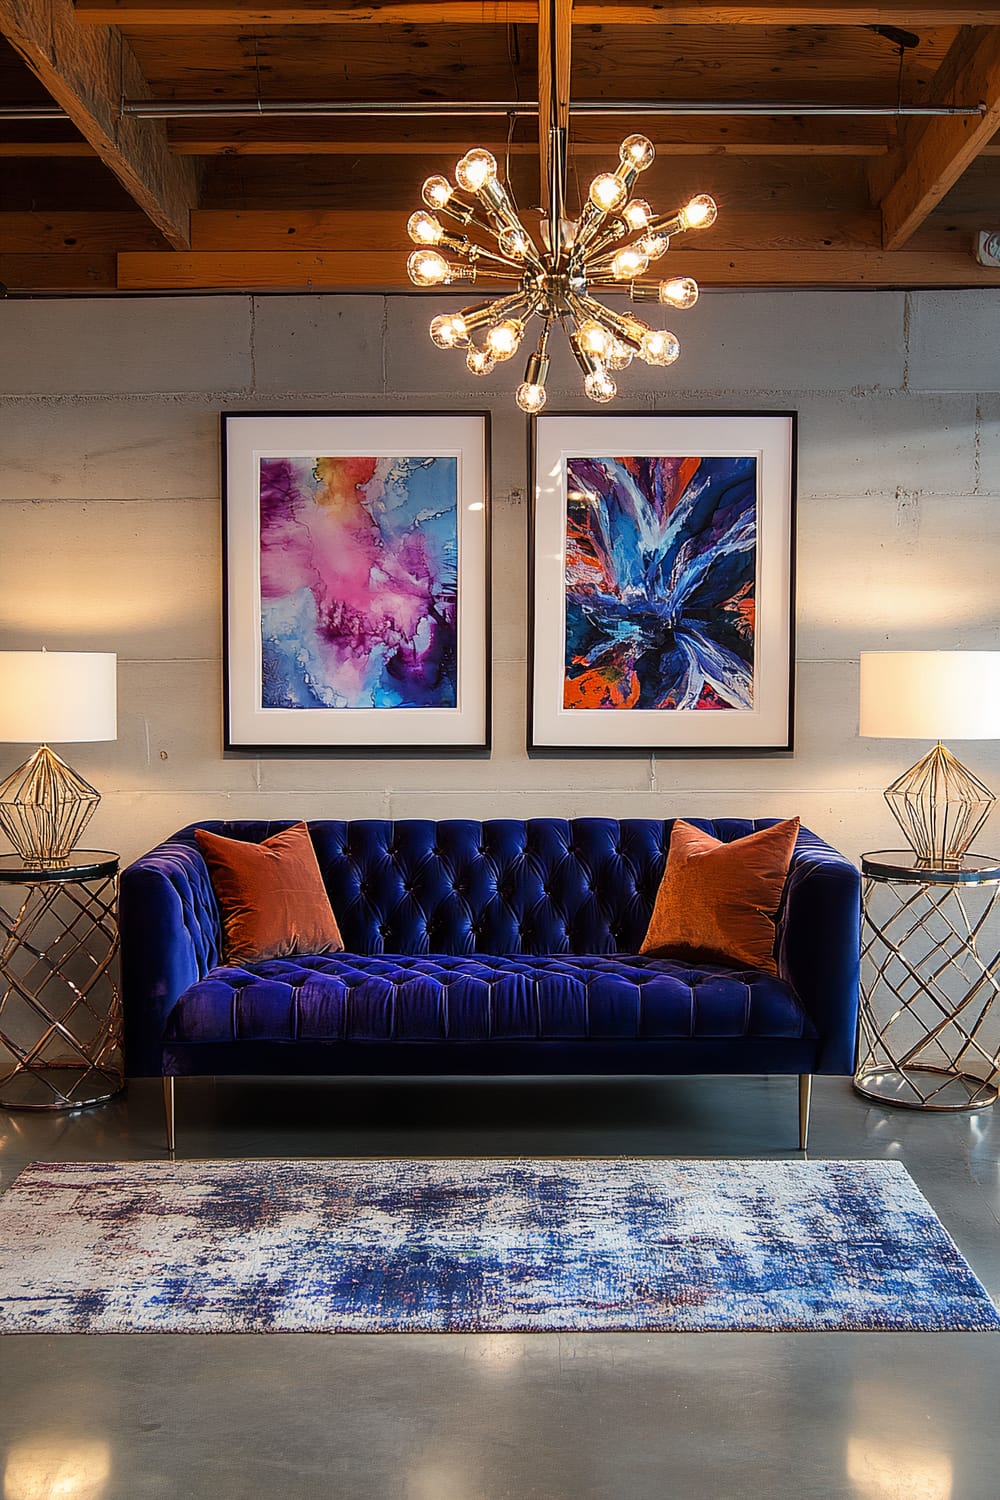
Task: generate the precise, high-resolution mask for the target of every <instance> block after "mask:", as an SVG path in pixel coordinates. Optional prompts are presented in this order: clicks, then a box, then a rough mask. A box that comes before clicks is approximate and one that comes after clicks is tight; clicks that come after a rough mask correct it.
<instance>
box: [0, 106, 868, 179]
mask: <svg viewBox="0 0 1000 1500" xmlns="http://www.w3.org/2000/svg"><path fill="white" fill-rule="evenodd" d="M647 125H648V128H647V130H646V132H645V133H646V134H647V135H649V136H650V137H651V139H652V140H653V143H654V145H655V146H656V149H657V151H658V152H661V153H663V154H666V155H668V156H885V155H886V154H887V153H888V152H889V151H890V149H891V148H892V146H893V145H894V144H895V139H896V136H895V125H894V124H892V123H891V122H889V121H886V120H844V119H822V118H818V119H810V120H803V119H800V120H781V119H773V120H772V119H746V120H721V119H716V120H713V119H707V118H706V119H701V120H698V121H694V120H677V121H671V122H670V123H669V124H666V123H665V122H663V121H649V122H647ZM584 132H586V134H585V133H584ZM169 137H170V149H171V150H172V151H175V152H176V153H177V154H178V155H180V156H383V157H390V156H443V157H446V158H447V157H449V156H450V157H453V158H455V159H457V157H458V156H460V155H461V154H462V152H463V151H464V150H465V148H466V147H467V145H468V143H469V140H470V139H471V137H470V135H469V131H468V128H466V129H465V130H464V131H463V132H462V138H461V139H459V138H458V136H457V135H456V137H455V138H452V139H445V138H443V136H442V135H440V134H439V136H438V138H436V139H431V138H427V139H423V140H422V139H420V138H419V136H410V138H408V139H396V140H392V139H390V136H389V133H388V132H386V133H385V134H379V135H378V136H374V134H373V133H372V131H371V122H369V125H368V135H367V138H366V139H362V138H361V137H360V135H357V134H352V135H345V134H344V133H343V130H338V129H337V122H334V121H331V122H329V124H327V125H323V124H319V125H317V123H316V122H315V121H313V122H311V123H309V124H305V123H303V122H302V121H291V120H289V121H285V122H279V121H271V122H269V123H267V124H264V123H262V122H256V121H247V122H246V123H244V122H242V121H232V120H230V121H227V122H222V121H213V122H195V121H190V122H186V123H184V124H183V125H182V124H175V125H171V126H170V127H169ZM588 137H589V138H588ZM620 139H621V124H620V123H618V124H617V126H615V125H612V126H611V127H610V129H606V130H605V131H604V132H602V133H601V134H600V136H599V135H598V132H597V131H596V130H594V129H593V127H592V126H590V125H587V124H583V125H577V124H574V126H573V128H572V131H571V135H570V160H571V161H578V160H581V159H582V158H584V157H586V158H588V159H589V158H591V157H593V158H595V159H601V160H602V161H603V160H605V159H606V160H607V165H608V168H609V169H610V168H611V167H612V166H613V165H614V163H615V160H616V156H617V151H618V142H619V140H620ZM476 141H477V143H478V144H479V145H482V146H488V147H489V149H490V150H491V151H493V152H495V153H497V154H498V156H499V155H505V154H506V152H507V151H508V149H509V151H510V155H511V156H535V155H537V152H538V146H537V144H536V142H535V141H534V140H523V141H518V140H514V141H512V142H511V143H510V147H509V148H508V146H507V142H506V140H505V139H504V138H503V137H502V136H501V135H497V134H496V133H495V127H494V130H482V131H479V132H477V134H476ZM4 154H5V147H4V145H3V143H2V142H0V156H2V155H4ZM12 154H14V155H17V154H19V153H17V152H14V153H12ZM30 154H39V155H44V154H45V152H44V151H43V150H41V149H39V150H38V152H37V153H35V152H32V153H30ZM52 154H53V155H62V154H64V153H63V152H61V151H60V150H59V149H58V148H56V147H53V149H52Z"/></svg>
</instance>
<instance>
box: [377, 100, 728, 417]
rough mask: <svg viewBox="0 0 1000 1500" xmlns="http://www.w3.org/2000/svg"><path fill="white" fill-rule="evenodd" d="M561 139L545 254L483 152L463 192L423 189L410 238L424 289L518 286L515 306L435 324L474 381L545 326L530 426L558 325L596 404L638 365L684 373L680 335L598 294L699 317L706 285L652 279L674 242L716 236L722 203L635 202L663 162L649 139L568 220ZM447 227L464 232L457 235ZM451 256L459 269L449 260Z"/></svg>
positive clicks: (632, 143) (413, 266) (529, 400)
mask: <svg viewBox="0 0 1000 1500" xmlns="http://www.w3.org/2000/svg"><path fill="white" fill-rule="evenodd" d="M550 137H551V146H550V152H549V159H550V168H551V172H550V176H551V181H550V185H549V206H548V214H547V222H546V221H545V220H544V219H543V222H542V225H541V229H540V234H539V239H540V241H541V244H540V245H539V244H538V243H536V241H535V240H534V239H533V238H532V236H531V235H530V234H529V232H528V230H527V229H525V227H524V225H523V223H522V222H521V219H520V217H519V215H518V212H517V210H516V208H515V207H514V204H513V201H512V199H511V197H510V194H509V193H508V192H507V189H506V188H505V187H504V185H503V183H502V182H501V181H500V179H499V177H498V175H497V163H496V159H495V157H494V156H493V155H492V153H491V152H489V151H487V150H485V149H484V148H483V147H481V146H476V147H474V148H473V149H472V150H471V151H467V152H466V154H465V155H464V156H463V157H462V159H461V161H460V162H459V163H458V165H457V166H456V168H455V183H456V186H455V187H453V186H452V185H451V183H450V182H449V181H448V179H447V178H446V177H442V176H435V177H428V179H427V181H426V182H425V183H424V187H423V200H424V203H425V204H426V205H427V207H426V209H420V210H418V211H417V212H416V213H414V214H411V216H410V219H409V221H408V223H407V226H406V228H407V233H408V234H409V236H410V239H411V240H412V241H413V242H414V244H415V245H416V246H417V247H418V248H417V249H416V250H414V251H413V252H412V254H411V255H410V257H409V259H408V261H407V263H406V269H407V271H408V272H409V276H410V280H411V281H412V282H413V284H414V285H415V286H419V287H432V286H450V285H451V284H452V283H454V282H460V281H468V282H473V283H475V282H479V281H498V282H504V281H506V282H514V283H515V284H516V290H514V291H511V292H509V293H507V294H506V295H503V296H497V297H495V298H492V299H490V300H487V301H483V302H475V303H473V304H472V305H471V306H469V307H463V308H462V310H461V312H457V313H440V314H439V315H438V316H437V317H436V318H434V319H433V320H432V322H431V325H430V335H431V339H432V340H433V342H434V343H435V344H436V345H437V347H438V348H439V349H465V350H466V357H465V359H466V364H467V365H468V367H469V369H470V371H471V372H472V374H473V375H481V376H482V375H489V374H490V373H491V372H492V371H493V369H494V368H495V367H496V365H497V364H499V363H501V362H502V361H504V360H508V359H512V358H513V357H514V355H515V354H517V352H518V350H519V348H520V347H521V343H522V340H523V338H524V334H525V329H526V325H527V324H528V321H529V319H531V318H533V317H537V318H539V319H540V320H541V325H542V326H541V332H540V334H539V338H538V343H537V345H536V347H535V350H534V352H533V353H532V355H531V356H530V358H529V359H528V365H527V369H526V370H525V375H524V380H523V382H522V383H521V385H519V386H518V388H517V393H516V399H517V404H518V406H519V407H520V408H521V410H522V411H525V412H527V413H528V414H529V415H531V414H533V413H536V412H540V411H541V410H542V407H543V406H544V405H545V380H546V376H547V374H548V369H549V356H548V346H549V336H550V334H551V332H552V329H553V327H554V325H555V324H556V323H560V324H561V325H562V327H563V331H564V332H565V334H566V337H567V339H568V340H569V344H570V347H571V349H572V351H573V354H574V356H575V358H576V362H577V364H578V365H579V366H580V369H581V370H582V371H583V385H584V390H585V391H586V393H587V395H588V396H589V397H590V399H591V400H592V401H597V402H601V403H603V402H607V401H613V400H614V398H615V396H616V395H617V394H618V387H617V385H616V384H615V382H614V380H613V379H612V374H611V372H612V371H618V370H624V369H625V368H626V367H627V366H628V365H630V364H631V363H632V359H633V357H634V356H636V355H638V357H639V358H640V359H641V360H644V361H645V363H646V364H648V365H672V364H673V362H674V360H675V359H676V358H677V356H678V355H679V353H680V344H679V343H678V341H677V339H676V337H675V336H674V334H672V333H670V332H668V331H667V330H666V329H661V328H651V327H650V326H649V324H648V323H645V322H644V321H643V320H642V318H639V317H636V315H635V314H634V313H632V312H630V311H625V312H621V313H619V312H615V311H614V310H613V309H612V308H609V307H607V306H606V305H605V304H604V303H603V302H600V301H598V300H597V299H596V297H594V296H593V295H592V293H593V292H601V293H604V294H606V293H607V292H616V291H617V292H624V293H627V294H628V296H629V297H630V299H631V300H632V301H633V302H640V303H641V302H655V303H659V304H660V305H661V306H667V307H675V308H687V307H691V306H693V304H694V303H695V302H696V301H697V299H698V284H697V282H695V281H693V280H692V278H691V277H690V276H674V277H671V278H668V279H667V280H663V281H653V280H649V281H644V280H642V279H641V278H642V277H643V276H644V275H645V273H646V271H647V270H648V269H649V266H650V265H651V263H652V262H654V261H658V260H660V259H661V257H662V256H664V255H665V254H666V252H667V250H668V249H669V247H670V242H671V239H672V237H673V236H674V235H676V234H680V233H682V232H683V231H685V230H688V229H705V228H707V227H708V225H709V224H711V223H713V222H714V220H715V216H716V207H715V203H714V202H713V200H712V199H711V198H710V197H708V195H707V194H705V193H701V194H699V195H698V196H697V197H695V198H692V199H691V201H690V203H687V204H685V206H684V207H683V208H682V209H680V210H679V211H678V212H677V213H674V214H666V215H663V214H656V213H654V211H653V209H652V208H651V207H650V205H649V204H648V203H647V202H646V200H645V199H644V198H634V197H632V196H631V195H632V190H633V188H634V186H635V184H636V181H637V180H638V178H639V174H640V173H641V172H644V171H646V169H647V168H648V167H649V166H650V165H651V164H652V161H653V157H654V155H655V152H654V149H653V143H652V141H650V140H647V138H646V137H645V136H644V135H630V136H629V137H628V138H627V140H624V141H623V142H622V144H621V147H620V149H619V153H618V155H619V164H618V166H617V168H616V169H615V171H613V172H601V173H600V174H599V175H598V176H597V177H595V178H594V180H593V182H592V183H591V184H590V192H589V195H588V199H587V202H586V204H585V205H584V208H583V211H582V213H581V214H580V217H579V218H578V219H576V220H568V219H567V218H566V217H565V214H564V199H565V183H566V159H565V144H566V133H565V131H564V130H561V129H557V128H555V127H554V128H553V129H552V131H551V132H550ZM442 218H444V219H450V220H451V221H452V223H453V224H456V225H458V226H459V227H460V231H461V232H453V231H451V230H449V229H447V228H446V227H445V225H444V224H442V222H441V220H442ZM469 230H475V231H479V235H480V239H481V240H486V241H488V243H480V242H479V241H478V240H475V239H471V238H470V237H469V234H468V232H467V231H469ZM445 251H450V252H451V253H452V254H453V255H455V256H457V257H459V258H458V259H457V260H448V259H446V258H445V255H444V254H443V253H442V252H445ZM654 274H655V273H654Z"/></svg>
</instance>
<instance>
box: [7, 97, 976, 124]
mask: <svg viewBox="0 0 1000 1500" xmlns="http://www.w3.org/2000/svg"><path fill="white" fill-rule="evenodd" d="M985 113H986V105H985V104H902V105H895V104H789V103H787V102H780V103H778V102H774V101H772V102H770V103H768V102H766V101H765V102H763V103H761V102H759V101H757V100H752V101H751V100H732V99H674V100H669V101H665V100H661V99H630V100H618V99H615V100H608V99H581V100H579V101H577V103H575V104H571V105H570V114H573V115H588V116H599V115H605V116H611V115H628V116H629V117H631V118H641V117H642V116H644V115H657V116H664V117H670V116H684V115H695V116H697V115H714V116H721V115H733V116H736V115H743V116H747V115H764V116H769V115H770V116H778V115H790V116H807V115H808V116H822V115H828V116H850V117H857V118H861V117H867V116H878V117H884V118H890V119H891V118H892V117H893V116H903V115H906V116H913V115H916V116H919V117H923V118H929V117H933V116H936V115H976V116H981V115H984V114H985ZM121 114H122V115H123V116H129V117H132V118H135V119H141V120H200V119H208V118H214V119H231V120H242V119H258V118H268V119H310V118H312V119H315V118H325V119H343V120H352V119H358V120H360V119H369V120H371V119H376V120H378V119H386V120H400V119H463V118H468V117H471V116H479V117H486V116H490V115H496V116H504V117H506V118H509V117H510V116H512V115H517V116H525V117H527V116H532V117H533V116H536V115H537V114H538V106H537V104H525V103H519V102H518V101H516V100H510V101H505V100H492V101H487V100H476V101H465V102H463V103H461V104H437V103H431V102H425V101H418V102H415V103H409V102H398V101H393V100H385V101H381V102H372V101H371V100H358V101H355V102H353V103H341V102H337V101H335V100H329V99H244V100H229V101H226V100H221V99H189V100H178V99H162V100H161V99H126V100H125V101H124V102H123V103H122V106H121ZM0 120H10V121H17V122H18V123H24V122H28V121H38V122H43V121H44V122H49V123H51V122H57V123H62V122H68V120H69V116H68V115H67V114H66V111H65V110H64V109H62V108H61V107H60V106H59V105H58V104H3V105H0Z"/></svg>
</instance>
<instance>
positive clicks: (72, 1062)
mask: <svg viewBox="0 0 1000 1500" xmlns="http://www.w3.org/2000/svg"><path fill="white" fill-rule="evenodd" d="M80 858H82V856H79V855H76V854H74V855H71V856H70V866H69V868H66V869H62V870H46V871H44V872H43V871H41V870H39V869H38V868H37V867H35V868H32V867H27V868H26V867H25V866H24V864H23V862H22V861H20V860H18V859H17V858H16V856H5V857H4V858H3V859H0V896H3V895H4V894H5V887H6V886H7V885H11V886H12V887H16V888H17V889H19V890H20V891H22V892H23V896H22V897H21V898H20V899H19V900H17V902H16V905H15V904H14V903H6V904H5V903H4V902H3V901H0V1105H3V1106H4V1107H5V1108H9V1109H36V1110H54V1109H83V1108H85V1107H86V1106H88V1105H92V1104H102V1103H104V1102H105V1101H106V1100H108V1099H111V1098H112V1097H113V1096H114V1095H115V1094H117V1093H119V1092H120V1091H121V1089H122V1088H123V1087H124V1083H125V1075H124V1063H123V1058H122V1004H121V993H120V991H119V987H118V973H117V971H118V924H117V920H116V910H115V909H116V900H117V881H116V875H117V868H118V861H117V858H116V857H115V856H114V855H108V854H102V855H100V856H94V859H95V860H97V861H98V863H96V864H94V863H91V864H90V865H89V866H86V865H79V864H76V863H75V861H76V860H78V859H80ZM8 908H9V909H8Z"/></svg>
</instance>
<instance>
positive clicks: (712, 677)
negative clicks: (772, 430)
mask: <svg viewBox="0 0 1000 1500" xmlns="http://www.w3.org/2000/svg"><path fill="white" fill-rule="evenodd" d="M756 573H757V459H756V457H754V456H749V457H721V458H719V457H716V458H696V457H666V458H664V457H657V458H642V457H630V458H594V457H590V458H570V459H569V460H568V461H567V505H566V581H565V590H566V592H565V621H566V647H565V675H564V685H563V706H564V708H566V709H579V710H587V709H598V710H604V709H620V710H626V709H678V710H687V709H691V710H703V709H712V710H726V709H730V710H731V709H749V708H752V706H753V694H754V632H755V624H756V618H755V610H756Z"/></svg>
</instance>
